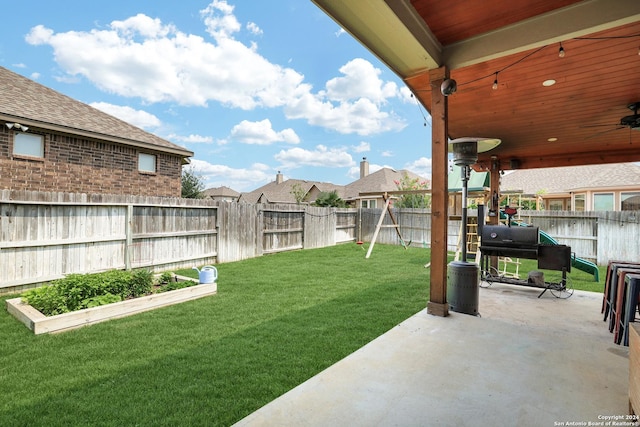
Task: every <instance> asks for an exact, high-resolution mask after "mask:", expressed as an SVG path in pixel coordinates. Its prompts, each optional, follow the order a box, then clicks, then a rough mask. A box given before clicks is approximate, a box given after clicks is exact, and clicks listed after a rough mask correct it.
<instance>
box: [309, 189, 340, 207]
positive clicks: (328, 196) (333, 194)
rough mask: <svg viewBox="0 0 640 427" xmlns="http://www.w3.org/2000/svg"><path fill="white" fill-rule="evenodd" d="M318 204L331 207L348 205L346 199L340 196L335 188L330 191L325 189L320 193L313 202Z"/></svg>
mask: <svg viewBox="0 0 640 427" xmlns="http://www.w3.org/2000/svg"><path fill="white" fill-rule="evenodd" d="M313 204H314V205H316V206H321V207H331V208H344V207H346V206H347V204H346V203H345V201H344V200H342V199H341V198H340V196H338V192H337V191H335V190H333V191H330V192H327V191H323V192H322V193H320V194H318V198H317V199H316V201H315V202H314V203H313Z"/></svg>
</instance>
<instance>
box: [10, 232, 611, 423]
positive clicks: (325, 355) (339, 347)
mask: <svg viewBox="0 0 640 427" xmlns="http://www.w3.org/2000/svg"><path fill="white" fill-rule="evenodd" d="M364 256H365V251H364V250H363V249H362V248H361V247H359V246H357V245H355V244H353V243H350V244H343V245H339V246H335V247H328V248H323V249H315V250H305V251H295V252H287V253H281V254H274V255H268V256H263V257H260V258H254V259H250V260H246V261H241V262H235V263H228V264H219V265H217V268H218V273H219V280H218V282H219V283H218V294H217V295H215V296H212V297H207V298H203V299H200V300H196V301H191V302H188V303H183V304H179V305H176V306H172V307H167V308H163V309H159V310H155V311H152V312H147V313H142V314H138V315H135V316H132V317H128V318H124V319H118V320H113V321H109V322H106V323H102V324H98V325H94V326H90V327H86V328H81V329H78V330H74V331H69V332H64V333H61V334H57V335H40V336H34V335H33V334H32V333H31V332H30V331H29V330H28V329H27V328H26V327H25V326H24V325H23V324H21V323H19V322H18V321H17V320H16V319H14V318H13V317H11V316H10V315H9V314H8V313H7V312H6V310H5V309H4V308H3V309H2V310H0V343H1V345H0V361H1V363H0V390H1V392H0V425H2V426H5V425H6V426H74V425H84V426H124V425H126V426H130V425H138V426H162V425H167V426H175V425H207V426H210V425H221V426H226V425H230V424H232V423H234V422H235V421H238V420H239V419H241V418H243V417H244V416H246V415H248V414H249V413H251V412H253V411H254V410H256V409H258V408H259V407H261V406H263V405H265V404H266V403H268V402H270V401H271V400H273V399H274V398H276V397H278V396H279V395H281V394H283V393H284V392H286V391H288V390H290V389H291V388H293V387H295V386H296V385H298V384H300V383H302V382H303V381H305V380H306V379H308V378H310V377H311V376H313V375H315V374H317V373H318V372H320V371H321V370H323V369H325V368H327V367H328V366H330V365H332V364H333V363H335V362H337V361H338V360H340V359H342V358H343V357H345V356H347V355H348V354H350V353H352V352H353V351H355V350H357V349H358V348H360V347H362V346H363V345H364V344H366V343H367V342H369V341H371V340H373V339H374V338H376V337H377V336H379V335H381V334H383V333H384V332H385V331H387V330H389V329H391V328H392V327H393V326H395V325H397V324H398V323H400V322H402V321H403V320H404V319H406V318H408V317H410V316H411V315H412V314H414V313H416V312H418V311H420V310H422V309H423V308H425V307H426V303H427V300H428V294H429V269H426V268H424V264H425V263H426V262H428V261H429V258H430V256H429V250H427V249H422V248H409V249H408V250H404V249H403V248H402V247H399V246H388V245H376V247H375V249H374V251H373V253H372V256H371V258H370V259H368V260H367V259H365V258H364ZM526 262H528V261H526ZM533 263H534V264H533V267H532V268H531V269H535V261H533ZM524 268H529V267H524ZM524 268H523V267H521V271H523V272H524V277H526V271H528V270H526V269H524ZM179 273H180V274H184V275H190V276H191V277H194V278H195V277H197V272H195V271H193V270H184V271H181V272H179ZM580 273H581V272H578V271H577V270H574V272H572V274H571V277H572V279H573V284H574V286H575V288H576V289H585V288H590V287H592V286H593V287H595V288H596V289H591V290H598V291H600V292H602V287H603V284H602V281H601V283H594V282H593V278H592V277H591V276H589V275H586V274H584V275H581V274H580ZM602 277H604V272H602V274H601V278H602ZM4 299H6V298H3V301H2V302H3V307H4Z"/></svg>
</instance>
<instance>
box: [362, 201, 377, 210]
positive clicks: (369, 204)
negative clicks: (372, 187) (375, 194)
mask: <svg viewBox="0 0 640 427" xmlns="http://www.w3.org/2000/svg"><path fill="white" fill-rule="evenodd" d="M360 206H361V207H362V208H364V209H366V208H370V209H375V208H376V201H375V200H363V201H362V203H361V205H360Z"/></svg>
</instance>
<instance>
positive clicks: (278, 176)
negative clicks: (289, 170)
mask: <svg viewBox="0 0 640 427" xmlns="http://www.w3.org/2000/svg"><path fill="white" fill-rule="evenodd" d="M282 181H284V178H283V177H282V174H281V173H280V171H278V173H277V174H276V184H282Z"/></svg>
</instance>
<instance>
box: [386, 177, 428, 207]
mask: <svg viewBox="0 0 640 427" xmlns="http://www.w3.org/2000/svg"><path fill="white" fill-rule="evenodd" d="M394 182H395V184H396V185H397V186H398V190H401V191H408V190H428V189H429V183H428V182H427V181H421V180H420V178H418V177H416V178H409V175H407V174H406V173H405V174H404V175H403V176H402V179H401V180H400V181H394ZM393 205H394V206H395V207H396V208H428V207H431V195H430V194H427V193H426V192H425V193H416V194H402V195H401V196H400V198H399V199H398V200H397V201H395V202H394V203H393Z"/></svg>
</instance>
